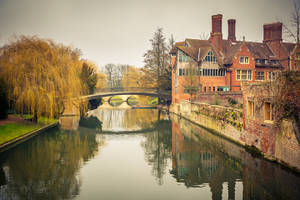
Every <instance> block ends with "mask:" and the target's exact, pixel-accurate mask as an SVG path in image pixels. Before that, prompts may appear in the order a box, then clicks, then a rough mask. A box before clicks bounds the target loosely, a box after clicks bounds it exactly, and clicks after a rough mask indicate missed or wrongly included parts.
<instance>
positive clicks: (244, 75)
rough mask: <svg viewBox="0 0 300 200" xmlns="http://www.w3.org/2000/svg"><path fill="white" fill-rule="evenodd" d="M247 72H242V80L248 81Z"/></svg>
mask: <svg viewBox="0 0 300 200" xmlns="http://www.w3.org/2000/svg"><path fill="white" fill-rule="evenodd" d="M247 72H248V71H247V70H242V80H247Z"/></svg>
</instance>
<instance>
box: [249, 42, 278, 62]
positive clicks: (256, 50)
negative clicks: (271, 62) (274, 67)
mask: <svg viewBox="0 0 300 200" xmlns="http://www.w3.org/2000/svg"><path fill="white" fill-rule="evenodd" d="M245 43H246V46H247V47H248V49H249V50H250V52H251V54H252V56H253V57H254V58H255V59H275V58H276V57H275V55H274V54H273V52H272V51H271V49H270V48H269V47H268V46H267V45H266V44H265V43H258V42H245Z"/></svg>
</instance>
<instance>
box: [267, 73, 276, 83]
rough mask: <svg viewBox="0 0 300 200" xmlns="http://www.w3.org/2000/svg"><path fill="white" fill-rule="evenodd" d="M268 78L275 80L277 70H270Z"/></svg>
mask: <svg viewBox="0 0 300 200" xmlns="http://www.w3.org/2000/svg"><path fill="white" fill-rule="evenodd" d="M268 80H270V81H271V80H275V72H268Z"/></svg>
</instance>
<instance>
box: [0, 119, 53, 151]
mask: <svg viewBox="0 0 300 200" xmlns="http://www.w3.org/2000/svg"><path fill="white" fill-rule="evenodd" d="M57 125H58V121H57V120H47V119H45V118H42V119H41V120H40V121H39V123H33V122H31V121H30V120H28V119H25V118H23V117H20V116H18V115H9V116H8V118H7V119H4V120H0V153H1V152H3V151H6V150H8V149H10V148H12V147H14V146H16V145H17V144H20V143H22V142H24V141H26V140H28V139H30V138H32V137H34V136H35V135H37V134H40V133H42V132H44V131H46V130H48V129H50V128H53V127H55V126H57Z"/></svg>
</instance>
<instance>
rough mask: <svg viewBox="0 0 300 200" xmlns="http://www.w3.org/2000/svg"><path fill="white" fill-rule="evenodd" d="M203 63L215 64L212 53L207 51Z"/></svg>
mask: <svg viewBox="0 0 300 200" xmlns="http://www.w3.org/2000/svg"><path fill="white" fill-rule="evenodd" d="M204 62H209V63H216V57H215V56H214V53H213V52H212V51H209V52H208V54H207V56H205V58H204Z"/></svg>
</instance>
